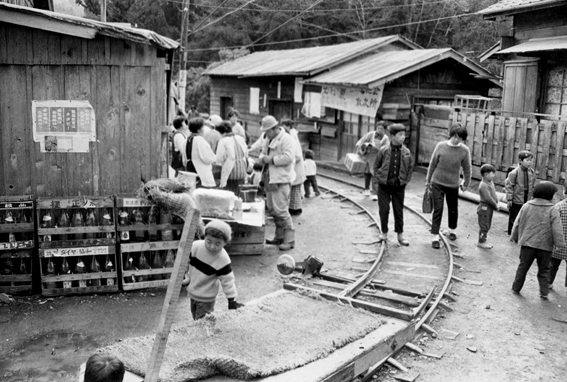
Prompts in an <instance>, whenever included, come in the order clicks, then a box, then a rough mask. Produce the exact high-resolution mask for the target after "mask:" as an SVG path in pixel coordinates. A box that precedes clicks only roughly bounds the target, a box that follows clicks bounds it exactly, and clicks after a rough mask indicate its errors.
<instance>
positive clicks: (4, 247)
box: [0, 196, 36, 295]
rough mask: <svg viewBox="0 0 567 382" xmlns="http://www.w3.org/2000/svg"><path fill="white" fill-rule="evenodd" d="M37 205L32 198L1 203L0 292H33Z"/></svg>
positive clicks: (23, 197) (4, 198)
mask: <svg viewBox="0 0 567 382" xmlns="http://www.w3.org/2000/svg"><path fill="white" fill-rule="evenodd" d="M34 212H35V207H34V201H33V200H32V197H31V196H14V197H8V196H4V197H2V198H1V199H0V292H2V293H8V294H14V295H26V294H31V292H32V263H33V262H34V260H35V259H34V257H35V256H34V254H35V253H36V251H35V245H34V221H35V217H34Z"/></svg>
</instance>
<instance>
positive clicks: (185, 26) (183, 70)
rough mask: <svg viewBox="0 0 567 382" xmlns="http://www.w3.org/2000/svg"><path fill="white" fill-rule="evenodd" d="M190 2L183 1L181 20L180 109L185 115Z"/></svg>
mask: <svg viewBox="0 0 567 382" xmlns="http://www.w3.org/2000/svg"><path fill="white" fill-rule="evenodd" d="M190 6H191V2H190V0H183V17H182V19H181V38H180V41H179V42H180V43H181V47H182V48H181V54H180V56H179V80H178V82H177V89H178V90H179V108H180V109H181V111H183V112H184V113H185V92H186V90H187V34H188V31H189V7H190Z"/></svg>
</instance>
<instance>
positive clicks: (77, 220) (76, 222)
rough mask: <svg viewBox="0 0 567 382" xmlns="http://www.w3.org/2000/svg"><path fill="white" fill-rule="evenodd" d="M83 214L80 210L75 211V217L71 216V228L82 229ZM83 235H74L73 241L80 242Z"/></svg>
mask: <svg viewBox="0 0 567 382" xmlns="http://www.w3.org/2000/svg"><path fill="white" fill-rule="evenodd" d="M83 222H84V219H83V213H82V212H81V211H80V210H78V209H77V210H76V211H75V215H73V220H71V226H72V227H83V226H84V224H83ZM83 237H84V235H83V234H82V233H76V234H75V240H82V239H83Z"/></svg>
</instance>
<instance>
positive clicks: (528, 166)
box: [504, 150, 536, 235]
mask: <svg viewBox="0 0 567 382" xmlns="http://www.w3.org/2000/svg"><path fill="white" fill-rule="evenodd" d="M518 159H519V160H520V163H519V164H518V166H517V167H516V168H515V169H513V170H512V171H510V173H509V174H508V177H506V181H505V182H504V190H505V191H506V200H507V201H508V213H509V215H508V235H510V234H511V233H512V226H513V225H514V221H515V220H516V217H517V216H518V212H520V209H521V208H522V206H523V205H524V204H525V203H527V202H528V200H530V199H531V198H532V196H533V192H534V187H535V181H536V176H535V172H534V170H533V168H532V161H533V155H532V153H531V152H529V151H526V150H523V151H520V152H519V153H518Z"/></svg>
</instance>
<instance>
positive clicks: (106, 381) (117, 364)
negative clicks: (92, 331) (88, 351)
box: [84, 353, 126, 382]
mask: <svg viewBox="0 0 567 382" xmlns="http://www.w3.org/2000/svg"><path fill="white" fill-rule="evenodd" d="M125 372H126V370H125V369H124V364H123V363H122V361H120V360H119V359H118V358H116V357H114V356H111V355H108V354H98V353H97V354H93V355H91V356H90V357H89V359H88V360H87V364H86V366H85V377H84V382H122V380H123V379H124V373H125Z"/></svg>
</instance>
